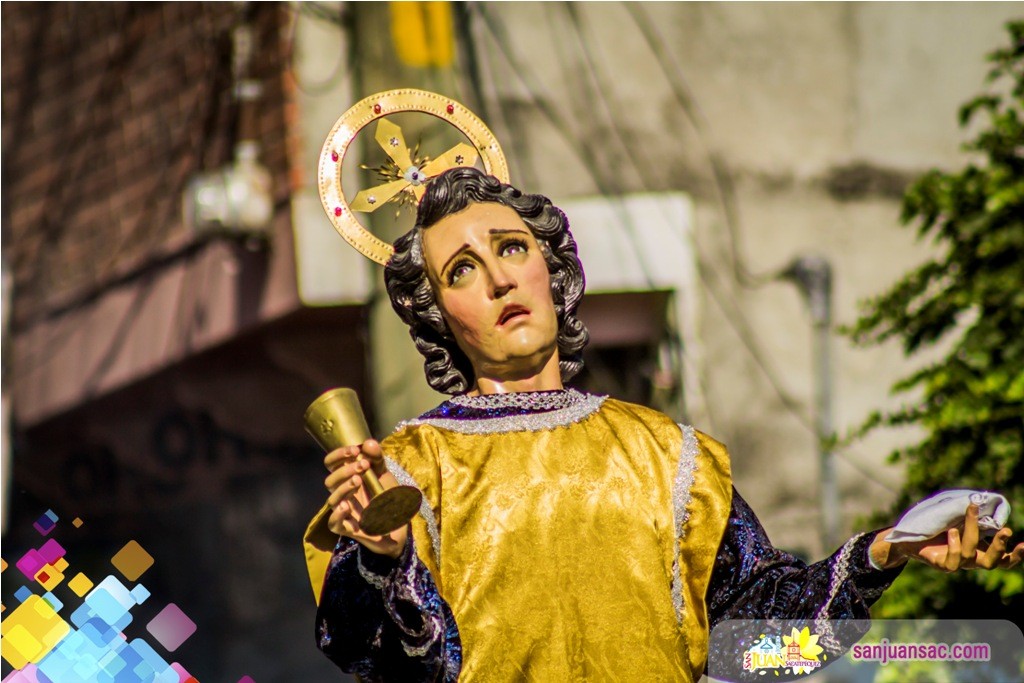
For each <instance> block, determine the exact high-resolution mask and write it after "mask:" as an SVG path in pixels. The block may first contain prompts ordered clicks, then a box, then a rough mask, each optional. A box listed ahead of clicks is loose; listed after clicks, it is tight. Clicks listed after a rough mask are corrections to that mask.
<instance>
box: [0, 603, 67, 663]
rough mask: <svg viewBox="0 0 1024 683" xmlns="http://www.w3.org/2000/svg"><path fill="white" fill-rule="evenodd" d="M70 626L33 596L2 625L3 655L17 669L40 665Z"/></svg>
mask: <svg viewBox="0 0 1024 683" xmlns="http://www.w3.org/2000/svg"><path fill="white" fill-rule="evenodd" d="M69 631H71V626H70V625H69V624H68V623H67V622H66V621H64V620H63V619H61V618H60V615H59V614H57V612H56V611H54V609H53V608H52V607H51V606H50V605H49V603H47V602H46V601H45V600H43V599H42V598H40V597H39V596H38V595H30V596H29V597H28V599H26V600H25V602H23V603H21V604H20V605H18V607H17V608H15V609H14V610H13V611H12V612H11V614H10V615H9V616H8V617H7V618H6V619H4V620H3V622H2V623H0V654H2V656H3V658H4V659H5V660H7V663H8V664H10V665H11V666H13V667H14V668H15V669H21V668H24V667H25V665H26V664H28V663H29V662H31V663H33V664H38V663H39V662H40V660H42V659H43V657H45V656H46V655H47V654H48V653H49V652H50V651H51V650H52V649H53V647H54V646H55V645H56V644H57V643H59V642H60V641H61V639H63V638H64V636H66V635H67V634H68V632H69Z"/></svg>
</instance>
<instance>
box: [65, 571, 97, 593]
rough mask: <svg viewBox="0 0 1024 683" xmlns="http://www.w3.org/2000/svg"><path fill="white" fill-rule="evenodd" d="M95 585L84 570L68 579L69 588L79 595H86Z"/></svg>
mask: <svg viewBox="0 0 1024 683" xmlns="http://www.w3.org/2000/svg"><path fill="white" fill-rule="evenodd" d="M92 587H93V583H92V581H91V580H90V579H89V577H88V576H86V575H85V574H83V573H82V572H78V573H77V574H75V578H73V579H71V580H70V581H68V588H70V589H71V592H73V593H74V594H75V595H77V596H78V597H80V598H81V597H84V596H85V594H86V593H88V592H89V590H90V589H91V588H92Z"/></svg>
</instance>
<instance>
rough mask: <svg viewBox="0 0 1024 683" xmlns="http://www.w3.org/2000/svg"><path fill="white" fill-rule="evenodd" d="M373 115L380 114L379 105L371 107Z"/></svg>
mask: <svg viewBox="0 0 1024 683" xmlns="http://www.w3.org/2000/svg"><path fill="white" fill-rule="evenodd" d="M373 113H374V114H379V113H380V105H379V104H375V105H373Z"/></svg>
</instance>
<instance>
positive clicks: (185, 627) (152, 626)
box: [146, 602, 196, 652]
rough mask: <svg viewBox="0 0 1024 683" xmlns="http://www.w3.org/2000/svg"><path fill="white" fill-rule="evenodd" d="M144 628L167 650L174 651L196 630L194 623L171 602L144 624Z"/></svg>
mask: <svg viewBox="0 0 1024 683" xmlns="http://www.w3.org/2000/svg"><path fill="white" fill-rule="evenodd" d="M146 630H147V631H149V632H150V633H152V634H153V637H154V638H156V640H157V642H158V643H160V644H161V645H163V646H164V647H165V648H167V651H168V652H174V651H175V650H177V649H178V647H180V646H181V644H182V643H184V642H185V641H186V640H187V639H188V637H189V636H191V635H192V634H193V633H195V632H196V625H195V622H193V621H192V620H191V619H189V618H188V617H187V616H185V613H184V612H182V611H181V609H179V608H178V606H177V605H175V604H174V603H173V602H172V603H169V604H168V605H167V607H164V608H163V609H162V610H161V611H160V614H158V615H156V616H155V617H153V620H152V621H150V622H149V623H148V624H146Z"/></svg>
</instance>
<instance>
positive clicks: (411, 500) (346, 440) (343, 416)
mask: <svg viewBox="0 0 1024 683" xmlns="http://www.w3.org/2000/svg"><path fill="white" fill-rule="evenodd" d="M303 422H304V423H305V425H306V431H307V432H309V435H310V436H312V437H313V438H314V439H315V440H316V442H317V443H318V444H320V447H321V448H323V449H324V451H326V452H330V451H333V450H335V449H336V448H341V447H342V446H355V445H358V444H361V443H363V442H364V441H366V440H367V439H369V438H370V428H369V427H367V425H366V418H365V417H364V416H363V410H362V408H360V407H359V396H357V395H356V392H355V391H353V390H352V389H346V388H339V389H331V390H329V391H325V392H324V393H323V394H321V395H320V396H319V398H317V399H316V400H315V401H313V402H312V403H311V404H309V407H308V408H306V414H305V415H304V416H303ZM360 476H362V478H363V485H364V486H365V487H366V490H367V491H368V492H369V494H370V503H369V505H367V506H366V507H365V508H364V509H363V515H362V521H361V522H360V527H362V529H363V531H365V532H366V533H368V534H370V535H372V536H382V535H384V534H388V533H391V532H392V531H394V530H395V529H398V528H399V527H401V526H402V525H404V524H408V523H409V520H410V519H412V518H413V516H415V514H416V512H417V511H418V510H419V509H420V503H421V501H422V500H423V494H421V493H420V492H419V489H417V488H415V487H413V486H395V487H393V488H390V489H385V488H384V487H383V486H381V483H380V480H379V479H378V478H377V475H376V474H374V472H373V469H372V468H371V469H368V470H366V471H365V472H363V473H362V475H360Z"/></svg>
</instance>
